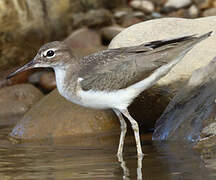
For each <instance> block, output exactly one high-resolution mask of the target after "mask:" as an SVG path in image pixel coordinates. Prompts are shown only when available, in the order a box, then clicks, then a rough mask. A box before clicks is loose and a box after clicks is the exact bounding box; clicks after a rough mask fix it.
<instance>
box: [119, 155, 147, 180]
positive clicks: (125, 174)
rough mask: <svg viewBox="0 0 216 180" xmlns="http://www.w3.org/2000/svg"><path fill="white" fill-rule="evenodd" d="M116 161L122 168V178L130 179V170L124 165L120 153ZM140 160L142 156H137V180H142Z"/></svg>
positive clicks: (124, 179)
mask: <svg viewBox="0 0 216 180" xmlns="http://www.w3.org/2000/svg"><path fill="white" fill-rule="evenodd" d="M117 157H118V161H119V163H120V165H121V168H122V170H123V180H130V171H129V169H128V168H127V166H126V162H125V161H124V159H123V156H122V155H118V156H117ZM142 160H143V156H138V158H137V180H142Z"/></svg>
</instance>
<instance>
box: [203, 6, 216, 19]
mask: <svg viewBox="0 0 216 180" xmlns="http://www.w3.org/2000/svg"><path fill="white" fill-rule="evenodd" d="M215 15H216V8H210V9H206V10H205V11H204V12H203V16H205V17H206V16H215Z"/></svg>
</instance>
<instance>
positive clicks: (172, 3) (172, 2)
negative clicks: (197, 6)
mask: <svg viewBox="0 0 216 180" xmlns="http://www.w3.org/2000/svg"><path fill="white" fill-rule="evenodd" d="M190 4H191V0H168V1H167V2H166V4H165V7H174V8H176V9H179V8H183V7H186V6H189V5H190Z"/></svg>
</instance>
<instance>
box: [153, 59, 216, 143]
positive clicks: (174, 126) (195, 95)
mask: <svg viewBox="0 0 216 180" xmlns="http://www.w3.org/2000/svg"><path fill="white" fill-rule="evenodd" d="M215 70H216V58H214V59H213V60H212V61H211V62H210V63H209V64H208V65H207V66H205V67H202V68H200V69H198V70H196V71H194V72H193V74H192V76H191V78H190V79H189V81H188V83H187V84H186V85H185V86H183V87H182V88H181V90H180V91H179V92H178V93H177V94H176V96H175V97H174V98H173V99H172V100H171V102H170V103H169V105H168V106H167V108H166V110H165V111H164V113H163V115H162V116H161V117H160V118H159V120H157V122H156V125H155V131H154V134H153V139H154V140H181V141H183V140H187V141H192V142H196V141H198V140H200V137H202V136H204V134H205V135H207V136H208V137H209V136H210V135H214V134H215V133H216V132H215V113H216V104H215V99H216V93H215V88H216V75H215ZM201 133H202V135H201Z"/></svg>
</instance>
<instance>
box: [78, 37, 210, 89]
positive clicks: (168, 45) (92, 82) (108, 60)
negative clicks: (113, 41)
mask: <svg viewBox="0 0 216 180" xmlns="http://www.w3.org/2000/svg"><path fill="white" fill-rule="evenodd" d="M209 35H210V33H207V34H205V35H203V36H200V37H195V36H194V35H192V36H185V37H180V38H175V39H170V40H161V41H153V42H149V43H144V44H141V45H139V46H132V47H124V48H117V49H109V50H105V51H101V52H99V53H95V54H92V55H89V56H86V57H84V58H83V59H82V61H81V70H80V72H79V77H82V78H83V81H81V86H82V88H83V90H90V89H91V90H101V91H112V90H118V89H124V88H127V87H129V86H131V85H133V84H135V83H137V82H139V81H142V80H143V79H145V78H146V77H149V76H150V75H151V74H152V73H153V72H154V71H155V70H156V69H158V68H160V67H161V66H163V65H166V64H169V63H170V62H172V61H173V60H174V59H175V58H176V57H178V56H179V55H180V54H181V53H182V52H184V51H185V50H186V49H189V48H190V47H191V48H192V46H193V45H194V44H196V43H197V42H199V41H201V40H202V39H204V38H206V37H208V36H209Z"/></svg>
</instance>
